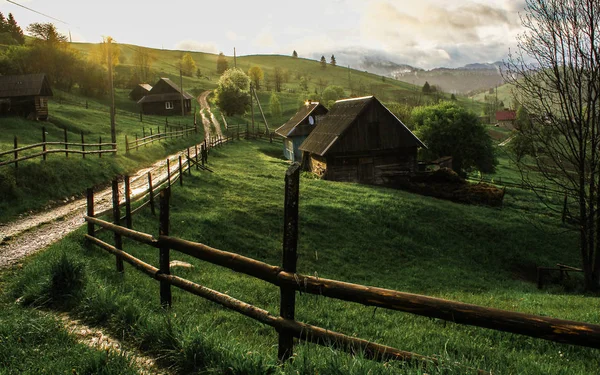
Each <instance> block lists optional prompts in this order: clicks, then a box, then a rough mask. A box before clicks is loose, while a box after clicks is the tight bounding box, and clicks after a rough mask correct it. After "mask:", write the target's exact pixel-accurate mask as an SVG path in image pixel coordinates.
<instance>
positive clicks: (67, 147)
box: [63, 129, 69, 158]
mask: <svg viewBox="0 0 600 375" xmlns="http://www.w3.org/2000/svg"><path fill="white" fill-rule="evenodd" d="M63 130H64V135H65V157H66V158H68V157H69V151H68V150H69V144H68V143H69V141H68V139H67V129H63Z"/></svg>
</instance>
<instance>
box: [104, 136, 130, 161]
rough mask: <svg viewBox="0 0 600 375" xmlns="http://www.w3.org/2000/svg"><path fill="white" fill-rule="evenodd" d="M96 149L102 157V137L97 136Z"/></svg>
mask: <svg viewBox="0 0 600 375" xmlns="http://www.w3.org/2000/svg"><path fill="white" fill-rule="evenodd" d="M126 139H127V138H126ZM98 151H100V152H99V153H98V157H99V158H101V157H102V137H98Z"/></svg>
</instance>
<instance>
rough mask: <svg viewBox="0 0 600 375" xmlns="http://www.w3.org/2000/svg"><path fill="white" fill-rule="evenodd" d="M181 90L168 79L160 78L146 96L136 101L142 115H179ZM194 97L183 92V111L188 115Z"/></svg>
mask: <svg viewBox="0 0 600 375" xmlns="http://www.w3.org/2000/svg"><path fill="white" fill-rule="evenodd" d="M181 96H182V95H181V89H180V88H179V86H177V85H176V84H175V83H173V81H171V80H170V79H168V78H161V79H160V80H159V81H158V82H157V83H156V85H154V87H152V90H150V92H149V93H148V95H146V96H144V97H143V98H141V99H140V100H139V101H138V104H139V105H140V106H141V107H142V113H144V114H146V115H161V116H169V115H181ZM192 99H194V97H193V96H192V95H190V94H188V93H187V92H185V91H184V92H183V109H184V113H185V114H188V113H190V112H191V111H192Z"/></svg>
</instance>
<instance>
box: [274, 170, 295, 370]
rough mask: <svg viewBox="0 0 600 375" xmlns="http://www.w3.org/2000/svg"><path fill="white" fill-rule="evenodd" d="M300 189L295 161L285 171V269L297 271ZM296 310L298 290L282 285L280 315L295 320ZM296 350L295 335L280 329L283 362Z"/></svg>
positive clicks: (279, 350)
mask: <svg viewBox="0 0 600 375" xmlns="http://www.w3.org/2000/svg"><path fill="white" fill-rule="evenodd" d="M299 191H300V164H298V163H294V164H292V166H290V168H289V169H288V170H287V172H286V173H285V204H284V213H283V217H284V222H283V270H284V271H286V272H291V273H296V261H297V257H298V255H297V248H298V203H299V202H298V201H299V199H298V198H299V197H298V196H299ZM295 310H296V291H295V290H294V289H293V288H290V287H288V286H281V300H280V307H279V315H280V316H281V317H282V318H284V319H289V320H294V315H295ZM293 352H294V336H293V335H292V333H291V332H288V331H286V330H281V331H279V348H278V354H277V358H279V360H280V361H281V362H285V361H286V360H288V359H289V358H290V357H291V356H292V354H293Z"/></svg>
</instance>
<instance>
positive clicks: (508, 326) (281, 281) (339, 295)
mask: <svg viewBox="0 0 600 375" xmlns="http://www.w3.org/2000/svg"><path fill="white" fill-rule="evenodd" d="M294 181H295V182H294ZM298 181H299V165H298V164H297V163H295V164H294V165H292V167H290V170H288V173H287V174H286V203H285V213H284V217H285V223H284V233H285V235H284V251H283V254H284V257H283V259H284V261H283V266H282V267H280V266H274V265H270V264H267V263H265V262H261V261H258V260H255V259H252V258H248V257H245V256H242V255H239V254H236V253H233V252H227V251H223V250H219V249H215V248H212V247H210V246H207V245H205V244H201V243H196V242H191V241H187V240H183V239H179V238H176V237H172V236H169V235H168V230H163V229H161V231H160V234H159V236H158V238H155V237H153V236H152V235H149V234H146V233H142V232H139V231H135V230H133V229H130V228H125V227H123V226H121V225H119V224H118V223H110V222H107V221H104V220H100V219H98V218H94V217H92V216H89V215H88V216H86V217H85V220H86V221H87V222H88V225H96V226H98V227H100V228H103V229H105V230H108V231H111V232H113V233H114V234H115V236H118V237H119V238H121V237H126V238H129V239H131V240H133V241H136V242H139V243H141V244H145V245H148V246H151V247H154V248H157V249H159V250H160V252H161V257H160V259H163V260H164V257H165V256H166V257H167V258H168V256H169V255H168V254H169V251H171V250H173V251H178V252H180V253H183V254H186V255H189V256H191V257H193V258H196V259H199V260H202V261H206V262H209V263H212V264H215V265H218V266H222V267H225V268H228V269H230V270H233V271H236V272H239V273H242V274H245V275H248V276H251V277H254V278H257V279H260V280H263V281H265V282H267V283H270V284H272V285H275V286H278V287H280V288H281V299H280V301H281V308H280V316H274V315H272V314H271V313H269V312H268V311H266V310H263V309H261V308H259V307H256V306H253V305H250V304H247V303H245V302H242V301H240V300H237V299H234V298H232V297H230V296H227V295H225V294H222V293H220V292H218V291H214V290H211V289H208V288H206V287H204V286H201V285H198V284H195V283H192V282H190V281H188V280H185V279H182V278H179V277H177V276H173V275H170V274H169V269H168V262H166V261H164V262H163V260H161V267H160V268H156V267H154V266H152V265H149V264H147V263H144V262H143V261H141V260H139V259H137V258H135V257H133V256H132V255H130V254H128V253H127V252H126V251H124V250H123V249H122V247H121V246H117V245H115V246H113V245H110V244H108V243H106V242H103V241H101V240H100V239H98V238H95V237H94V236H93V235H90V234H88V235H86V239H88V240H89V241H90V243H92V244H95V245H97V246H99V247H100V248H102V249H104V250H106V251H108V252H110V253H112V254H113V255H115V256H116V257H117V259H121V260H123V261H125V262H127V263H129V264H131V265H132V266H133V267H135V268H137V269H138V270H140V271H142V272H144V273H146V274H148V275H149V276H151V277H153V278H154V279H156V280H158V281H160V282H161V303H162V304H163V306H170V305H171V299H170V291H169V292H168V294H167V293H166V289H164V288H166V285H173V286H176V287H178V288H181V289H183V290H186V291H188V292H190V293H193V294H195V295H198V296H201V297H203V298H206V299H208V300H210V301H213V302H216V303H219V304H221V305H222V306H224V307H226V308H229V309H231V310H234V311H236V312H238V313H241V314H243V315H245V316H247V317H250V318H252V319H254V320H257V321H259V322H261V323H264V324H267V325H269V326H271V327H274V328H275V329H276V330H277V331H278V333H279V352H278V357H279V359H280V360H282V361H285V360H286V359H288V358H290V357H291V355H292V352H293V341H292V338H297V339H300V340H304V341H309V342H313V343H316V344H320V345H327V346H333V347H336V348H339V349H342V350H345V351H348V352H350V353H354V354H355V353H363V354H364V355H365V356H366V357H367V358H371V359H378V360H390V359H395V360H403V361H417V362H422V363H423V364H424V365H428V364H434V365H435V364H436V363H437V361H436V360H435V359H433V358H429V357H425V356H421V355H418V354H415V353H410V352H405V351H401V350H398V349H395V348H391V347H388V346H385V345H380V344H376V343H372V342H368V341H366V340H363V339H359V338H355V337H350V336H346V335H344V334H341V333H337V332H332V331H329V330H325V329H323V328H320V327H316V326H312V325H308V324H304V323H301V322H297V321H296V320H295V318H294V311H295V292H303V293H309V294H314V295H319V296H323V297H327V298H334V299H338V300H342V301H348V302H355V303H359V304H362V305H365V306H374V307H379V308H385V309H388V310H394V311H401V312H407V313H411V314H415V315H420V316H424V317H430V318H438V319H442V320H445V321H449V322H453V323H457V324H463V325H471V326H476V327H482V328H488V329H492V330H496V331H503V332H509V333H515V334H520V335H525V336H530V337H535V338H541V339H545V340H549V341H554V342H559V343H565V344H571V345H579V346H585V347H590V348H596V349H600V325H596V324H590V323H584V322H576V321H570V320H563V319H556V318H551V317H544V316H538V315H532V314H526V313H521V312H515V311H508V310H501V309H496V308H490V307H483V306H478V305H473V304H467V303H462V302H456V301H450V300H445V299H441V298H435V297H430V296H424V295H418V294H411V293H404V292H400V291H396V290H390V289H384V288H378V287H371V286H364V285H358V284H353V283H347V282H342V281H337V280H331V279H324V278H320V277H315V276H308V275H303V274H300V273H297V272H296V269H295V267H296V266H295V261H296V259H297V254H296V246H297V245H296V243H297V223H298V211H297V208H298V191H299V189H298V185H297V182H298ZM169 197H170V189H166V190H164V191H163V192H162V193H161V205H160V206H161V218H160V227H161V228H168V226H169V218H168V206H169V204H168V199H169ZM165 210H166V211H165ZM92 211H93V210H92ZM163 212H166V213H165V214H163ZM88 233H90V231H88ZM91 233H93V231H91ZM165 254H166V255H165ZM165 262H166V263H165ZM165 264H166V265H167V266H165ZM163 290H164V291H165V292H164V293H163ZM166 296H168V297H166ZM471 370H473V369H471ZM477 372H478V373H479V374H485V373H486V372H485V371H482V370H477Z"/></svg>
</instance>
